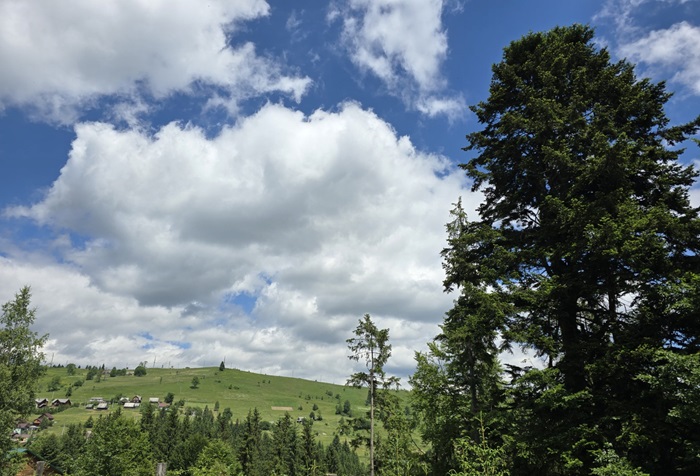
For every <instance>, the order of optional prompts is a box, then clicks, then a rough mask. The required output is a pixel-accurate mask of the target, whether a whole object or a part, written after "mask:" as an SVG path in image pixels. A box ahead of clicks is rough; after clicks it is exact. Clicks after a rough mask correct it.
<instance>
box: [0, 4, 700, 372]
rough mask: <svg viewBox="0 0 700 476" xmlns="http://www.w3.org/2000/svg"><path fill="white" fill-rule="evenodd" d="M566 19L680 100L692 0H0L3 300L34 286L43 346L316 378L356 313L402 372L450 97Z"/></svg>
mask: <svg viewBox="0 0 700 476" xmlns="http://www.w3.org/2000/svg"><path fill="white" fill-rule="evenodd" d="M572 23H584V24H590V25H592V26H593V27H594V28H595V29H596V33H597V41H598V43H599V44H600V45H601V47H603V46H604V47H607V48H608V49H609V51H610V53H611V55H612V56H613V58H615V59H621V58H628V59H629V60H630V61H632V62H633V63H635V64H637V74H638V76H639V77H651V78H652V79H653V80H654V81H661V80H664V81H666V82H667V87H668V89H669V90H671V91H673V92H674V93H675V95H674V97H673V98H672V99H671V101H670V102H669V103H668V106H667V111H666V112H667V114H668V116H669V117H670V119H671V121H672V122H673V123H682V122H685V121H688V120H690V119H692V118H694V116H695V115H697V114H698V111H700V1H698V0H600V1H593V0H590V1H561V0H558V1H549V0H547V1H545V0H542V1H539V0H529V1H524V0H489V1H485V0H483V1H481V0H471V1H467V0H465V1H457V0H445V1H441V0H403V1H399V0H334V1H325V2H324V1H296V2H288V1H276V2H274V1H269V2H265V1H263V0H232V1H228V2H226V1H220V2H216V1H211V2H208V3H206V2H201V1H185V0H182V1H174V2H173V1H169V0H168V1H166V0H121V1H116V0H103V1H101V2H93V1H91V0H67V1H62V2H54V1H52V0H38V1H33V2H23V1H15V0H0V62H1V63H2V64H3V68H2V69H1V70H0V164H1V165H2V175H1V177H2V178H1V179H0V180H1V182H0V184H1V185H2V186H1V187H0V211H1V213H0V298H2V301H3V302H5V301H7V300H9V299H10V298H11V297H12V295H13V293H14V292H16V291H17V290H18V289H19V288H20V287H21V286H23V285H31V286H32V290H33V293H34V303H35V305H36V306H37V308H38V312H37V321H36V329H37V330H38V331H39V332H42V333H44V332H48V333H49V334H50V340H49V343H48V345H47V347H46V349H45V352H46V354H47V357H48V358H53V360H54V362H60V363H68V362H75V363H79V364H82V365H85V364H98V365H101V364H102V363H104V364H105V365H107V366H118V367H122V366H129V367H134V366H136V365H137V364H138V363H139V362H141V361H147V362H151V363H152V362H153V361H154V360H155V362H156V365H158V366H160V365H173V366H204V365H209V366H213V365H218V364H219V362H220V361H222V360H224V359H225V360H226V363H227V366H229V367H238V368H242V369H248V370H253V371H258V372H260V371H261V372H265V373H269V374H281V375H295V376H297V377H306V378H310V379H318V380H325V381H333V382H338V383H340V382H343V381H344V380H345V379H346V378H347V376H348V375H349V374H350V373H351V372H352V363H351V362H350V361H348V359H347V347H346V344H345V340H346V339H347V338H349V337H350V336H351V332H352V329H354V327H355V326H356V324H357V321H358V319H359V318H360V317H362V315H363V314H365V313H370V314H372V316H373V317H374V318H375V320H376V321H377V322H378V324H379V325H380V326H382V327H389V328H390V339H391V342H392V344H393V347H394V355H393V357H392V360H391V361H390V366H389V369H388V370H389V371H390V372H392V373H394V374H396V375H399V376H401V377H406V376H407V375H408V374H410V373H411V372H412V369H413V354H414V351H416V350H423V349H425V344H426V342H428V341H429V340H430V339H431V338H432V337H433V336H434V335H435V334H437V333H438V331H439V328H438V325H439V324H440V323H441V321H442V317H443V315H444V313H445V311H446V310H447V309H449V307H450V305H451V302H452V299H453V296H449V295H445V294H444V293H443V292H442V286H441V282H442V279H443V273H442V268H441V262H440V256H439V253H440V250H441V249H442V247H443V246H444V224H445V223H446V222H447V220H448V212H449V209H450V208H451V204H452V203H454V202H456V201H457V199H458V198H459V197H460V196H461V197H462V199H463V202H464V203H465V204H466V206H467V208H468V209H471V210H473V209H474V208H475V207H476V206H477V205H478V203H479V201H480V196H479V194H475V193H472V192H470V191H469V183H468V182H467V180H466V178H465V177H464V176H463V174H462V173H461V171H460V170H459V169H458V168H457V167H456V165H457V164H459V163H460V162H464V161H466V160H467V159H468V158H469V156H468V155H467V154H466V153H465V152H463V151H462V150H461V148H462V147H464V146H465V145H466V142H465V139H464V136H465V134H467V133H468V132H470V131H474V130H477V128H478V124H477V123H476V121H475V118H474V116H473V115H472V114H471V113H470V112H469V110H468V105H470V104H474V103H476V102H478V101H481V100H485V99H486V98H487V96H488V85H489V81H490V77H491V69H490V68H491V65H492V64H493V63H495V62H498V61H499V60H500V58H501V55H502V50H503V48H504V47H505V46H507V45H508V44H509V43H510V42H511V41H513V40H516V39H518V38H519V37H521V36H522V35H524V34H526V33H528V32H530V31H542V30H547V29H550V28H552V27H554V26H557V25H570V24H572ZM699 158H700V154H699V153H698V149H697V148H696V147H694V146H692V145H689V150H688V151H687V152H686V153H685V154H684V156H683V160H684V161H686V162H687V163H695V162H696V161H697V160H698V159H699ZM692 198H693V201H694V203H695V204H696V205H700V194H699V193H698V189H697V188H694V189H693V190H692ZM504 358H506V359H517V360H521V359H522V358H523V356H522V355H516V356H505V357H504Z"/></svg>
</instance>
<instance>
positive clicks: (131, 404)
mask: <svg viewBox="0 0 700 476" xmlns="http://www.w3.org/2000/svg"><path fill="white" fill-rule="evenodd" d="M139 406H141V404H140V403H136V402H126V403H125V404H124V408H138V407H139Z"/></svg>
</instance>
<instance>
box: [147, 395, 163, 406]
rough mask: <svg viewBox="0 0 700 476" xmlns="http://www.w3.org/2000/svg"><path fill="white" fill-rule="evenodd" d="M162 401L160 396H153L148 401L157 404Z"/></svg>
mask: <svg viewBox="0 0 700 476" xmlns="http://www.w3.org/2000/svg"><path fill="white" fill-rule="evenodd" d="M159 402H160V398H158V397H151V398H149V399H148V403H155V404H156V405H157V404H158V403H159Z"/></svg>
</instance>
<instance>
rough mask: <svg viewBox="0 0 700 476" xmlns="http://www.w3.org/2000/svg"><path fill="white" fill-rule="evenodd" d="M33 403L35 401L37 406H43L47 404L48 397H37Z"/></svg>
mask: <svg viewBox="0 0 700 476" xmlns="http://www.w3.org/2000/svg"><path fill="white" fill-rule="evenodd" d="M34 403H36V407H37V408H44V407H45V406H47V405H48V404H49V399H48V398H37V399H35V400H34Z"/></svg>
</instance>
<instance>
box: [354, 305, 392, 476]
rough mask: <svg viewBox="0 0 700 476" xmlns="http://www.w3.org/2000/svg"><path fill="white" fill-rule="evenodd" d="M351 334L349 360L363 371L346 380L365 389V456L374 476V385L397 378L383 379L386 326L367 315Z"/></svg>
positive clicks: (388, 347) (388, 350) (385, 384)
mask: <svg viewBox="0 0 700 476" xmlns="http://www.w3.org/2000/svg"><path fill="white" fill-rule="evenodd" d="M354 334H355V337H353V338H350V339H348V340H347V343H348V348H349V349H350V352H351V354H350V355H349V356H348V358H349V359H350V360H355V361H360V360H361V361H363V362H364V363H365V366H366V367H367V371H366V372H365V371H362V372H357V373H354V374H352V375H351V376H350V378H349V379H348V381H347V383H348V385H353V386H355V387H363V386H367V387H368V388H369V403H370V406H369V408H370V410H369V411H370V417H369V418H370V436H369V458H370V475H371V476H374V410H375V402H376V396H377V384H380V385H381V386H382V387H383V388H384V389H386V388H389V387H390V386H391V385H395V384H398V378H396V377H389V378H387V376H386V372H384V365H386V363H387V361H388V360H389V357H391V345H390V344H389V343H388V341H389V329H378V328H377V326H376V325H375V324H374V322H372V318H371V317H370V315H369V314H365V316H364V317H363V318H362V319H360V321H359V324H358V326H357V327H356V328H355V331H354Z"/></svg>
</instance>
